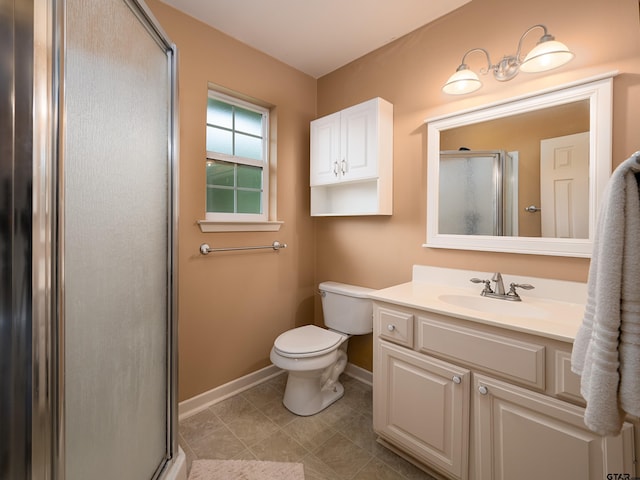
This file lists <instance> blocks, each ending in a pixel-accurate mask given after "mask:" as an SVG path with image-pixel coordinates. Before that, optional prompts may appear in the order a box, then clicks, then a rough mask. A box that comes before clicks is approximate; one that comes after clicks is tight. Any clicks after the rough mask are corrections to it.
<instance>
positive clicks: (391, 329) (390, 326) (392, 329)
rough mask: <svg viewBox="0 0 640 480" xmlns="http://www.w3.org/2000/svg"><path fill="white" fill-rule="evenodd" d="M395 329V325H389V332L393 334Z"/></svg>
mask: <svg viewBox="0 0 640 480" xmlns="http://www.w3.org/2000/svg"><path fill="white" fill-rule="evenodd" d="M395 329H396V326H395V325H393V324H391V323H390V324H389V325H387V330H389V331H390V332H393V331H394V330H395Z"/></svg>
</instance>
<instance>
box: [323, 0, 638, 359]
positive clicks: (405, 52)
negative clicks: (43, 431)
mask: <svg viewBox="0 0 640 480" xmlns="http://www.w3.org/2000/svg"><path fill="white" fill-rule="evenodd" d="M638 18H639V15H638V2H637V0H616V1H615V2H611V1H610V0H564V1H562V2H558V1H556V0H538V1H536V2H528V1H524V0H516V1H514V0H473V1H472V2H471V3H469V4H467V5H465V6H464V7H462V8H460V9H458V10H456V11H455V12H452V13H451V14H449V15H447V16H445V17H443V18H441V19H439V20H437V21H436V22H434V23H432V24H429V25H427V26H425V27H423V28H421V29H419V30H416V31H415V32H413V33H411V34H409V35H407V36H405V37H402V38H400V39H398V40H396V41H395V42H393V43H391V44H389V45H387V46H385V47H383V48H380V49H378V50H377V51H375V52H372V53H371V54H369V55H367V56H365V57H362V58H361V59H358V60H356V61H355V62H353V63H351V64H349V65H347V66H345V67H343V68H341V69H339V70H337V71H335V72H333V73H331V74H329V75H326V76H324V77H322V78H320V79H319V81H318V114H319V115H325V114H328V113H331V112H334V111H337V110H340V109H342V108H344V107H347V106H349V105H353V104H355V103H358V102H361V101H363V100H366V99H369V98H372V97H376V96H380V97H383V98H385V99H387V100H389V101H390V102H392V103H393V104H394V213H393V216H391V217H383V218H322V219H318V220H317V224H316V225H317V228H316V231H317V234H316V245H317V254H316V265H317V270H316V280H317V281H322V280H329V279H330V280H335V281H340V282H347V283H355V284H359V285H364V286H368V287H374V288H382V287H386V286H390V285H393V284H397V283H402V282H406V281H409V280H410V279H411V266H412V265H413V264H424V265H435V266H443V267H452V268H463V269H477V270H482V271H502V272H505V273H509V274H514V275H530V276H539V277H548V278H556V279H563V280H576V281H585V280H586V278H587V273H588V266H589V262H588V260H587V259H576V258H561V257H545V256H536V255H517V254H500V253H488V252H486V253H485V252H466V251H456V250H442V249H428V248H424V247H422V246H421V245H422V244H423V243H424V242H425V238H426V236H425V235H426V234H425V231H426V185H427V180H426V163H427V162H426V127H425V126H424V124H423V121H424V120H425V118H429V117H432V116H435V115H439V114H443V113H450V112H455V111H457V110H461V109H465V108H470V107H473V106H476V105H480V104H483V103H488V102H492V101H495V100H499V99H501V98H508V97H512V96H516V95H519V94H522V93H526V92H529V91H535V90H539V89H542V88H546V87H549V86H553V85H557V84H561V83H566V82H569V81H573V80H577V79H581V78H585V77H588V76H589V75H593V74H596V73H602V72H608V71H611V70H618V71H619V72H620V74H619V75H618V76H617V77H616V78H615V80H614V138H613V158H614V166H615V165H617V164H618V163H620V162H621V161H622V160H624V159H625V158H627V157H628V156H629V155H630V154H631V153H633V152H634V151H635V150H637V149H639V148H640V130H638V128H637V127H634V125H637V124H638V112H640V27H639V24H638ZM536 23H544V24H546V25H547V27H548V28H549V31H550V33H552V34H554V35H555V36H556V38H557V39H558V40H560V41H563V42H565V43H566V44H567V45H569V46H570V48H571V49H572V50H573V51H574V52H575V54H576V58H575V59H574V60H573V61H572V62H571V63H570V64H568V65H567V66H565V67H563V68H562V69H560V70H558V71H557V72H549V74H524V73H521V74H520V75H519V76H518V77H516V78H515V79H514V80H512V81H510V82H507V83H499V82H496V81H495V80H494V79H493V78H492V77H490V76H487V77H484V78H483V79H482V80H483V83H484V87H483V89H482V90H480V91H478V92H476V93H475V94H472V95H470V96H466V97H465V98H461V99H460V98H457V97H451V96H447V95H445V94H443V93H442V92H441V90H440V89H441V87H442V84H443V83H444V82H445V81H446V79H447V78H448V77H449V75H451V74H452V73H453V72H454V71H455V69H456V67H457V66H458V64H459V63H460V61H461V58H462V55H463V54H464V52H465V51H466V50H468V49H470V48H473V47H484V48H486V49H487V50H488V51H489V52H490V54H491V55H493V60H494V61H497V60H498V59H500V58H501V57H502V55H505V54H513V53H515V49H516V46H517V42H518V39H519V37H520V35H521V34H522V33H523V32H524V31H525V30H526V29H527V27H529V26H531V25H534V24H536ZM613 32H614V33H613ZM534 33H535V32H534ZM530 37H531V38H530ZM530 37H529V36H528V37H527V40H526V41H525V46H524V48H525V49H530V48H531V47H532V46H533V44H534V43H535V42H536V41H537V38H536V35H534V34H533V33H532V34H531V36H530ZM476 55H477V54H475V55H473V56H470V57H469V58H468V62H467V63H469V64H470V65H471V67H472V68H473V69H475V70H476V71H477V70H478V69H479V68H480V67H481V66H483V64H482V62H483V60H482V57H481V56H480V55H477V56H476ZM315 312H316V318H317V319H319V318H320V315H321V309H320V307H319V306H318V304H317V302H316V310H315ZM318 321H319V320H318ZM349 358H350V361H352V362H353V363H356V364H357V365H360V366H362V367H364V368H367V369H371V364H372V358H371V336H365V337H362V338H355V339H353V340H352V341H351V344H350V348H349Z"/></svg>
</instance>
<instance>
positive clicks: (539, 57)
mask: <svg viewBox="0 0 640 480" xmlns="http://www.w3.org/2000/svg"><path fill="white" fill-rule="evenodd" d="M573 57H574V54H573V52H571V51H570V50H569V49H568V48H567V46H566V45H565V44H564V43H562V42H558V41H557V40H548V41H546V42H541V43H538V44H537V45H536V46H535V47H533V49H532V50H531V51H530V52H529V53H528V54H527V56H526V57H524V60H523V61H522V64H521V65H520V70H522V71H523V72H527V73H535V72H544V71H546V70H551V69H553V68H557V67H559V66H561V65H564V64H565V63H567V62H568V61H570V60H571V59H572V58H573Z"/></svg>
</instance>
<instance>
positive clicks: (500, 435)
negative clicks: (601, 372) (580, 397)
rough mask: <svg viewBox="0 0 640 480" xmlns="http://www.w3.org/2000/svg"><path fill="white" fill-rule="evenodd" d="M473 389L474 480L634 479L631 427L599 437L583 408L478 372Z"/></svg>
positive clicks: (626, 424) (475, 375) (625, 425)
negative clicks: (592, 430)
mask: <svg viewBox="0 0 640 480" xmlns="http://www.w3.org/2000/svg"><path fill="white" fill-rule="evenodd" d="M473 389H474V393H473V403H474V417H475V427H474V443H475V448H476V452H475V453H476V464H475V466H474V468H473V470H474V474H475V477H474V478H475V479H477V480H511V479H518V480H540V479H542V478H549V479H555V478H557V479H565V478H566V479H580V480H602V479H606V478H635V467H634V463H633V456H634V455H633V451H634V438H633V425H631V424H629V423H625V424H624V427H623V430H622V433H621V434H620V435H619V436H617V437H601V436H599V435H597V434H595V433H593V432H591V431H589V430H588V429H587V428H586V427H585V425H584V422H583V417H584V409H583V408H581V407H578V406H575V405H571V404H569V403H566V402H563V401H560V400H557V399H554V398H550V397H547V396H544V395H541V394H538V393H535V392H531V391H528V390H525V389H523V388H520V387H516V386H514V385H510V384H508V383H504V382H501V381H498V380H495V379H492V378H490V377H486V376H484V375H479V374H474V381H473ZM609 474H612V476H609ZM613 474H620V476H615V477H614V476H613ZM623 474H626V475H623Z"/></svg>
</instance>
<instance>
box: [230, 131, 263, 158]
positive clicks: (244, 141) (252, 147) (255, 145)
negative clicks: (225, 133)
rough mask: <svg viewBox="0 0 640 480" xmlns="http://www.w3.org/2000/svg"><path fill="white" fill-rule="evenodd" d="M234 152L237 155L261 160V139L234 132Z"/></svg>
mask: <svg viewBox="0 0 640 480" xmlns="http://www.w3.org/2000/svg"><path fill="white" fill-rule="evenodd" d="M235 154H236V155H237V156H239V157H245V158H251V159H253V160H262V139H260V138H255V137H249V136H247V135H242V134H240V133H236V145H235Z"/></svg>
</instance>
